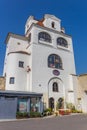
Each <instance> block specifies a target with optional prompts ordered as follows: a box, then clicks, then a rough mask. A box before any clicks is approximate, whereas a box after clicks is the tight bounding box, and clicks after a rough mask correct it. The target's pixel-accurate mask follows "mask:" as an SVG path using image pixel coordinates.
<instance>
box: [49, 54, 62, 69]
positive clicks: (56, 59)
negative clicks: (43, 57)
mask: <svg viewBox="0 0 87 130" xmlns="http://www.w3.org/2000/svg"><path fill="white" fill-rule="evenodd" d="M48 67H49V68H56V69H63V64H62V60H61V57H60V56H59V55H57V54H50V55H49V56H48Z"/></svg>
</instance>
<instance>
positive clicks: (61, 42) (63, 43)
mask: <svg viewBox="0 0 87 130" xmlns="http://www.w3.org/2000/svg"><path fill="white" fill-rule="evenodd" d="M57 45H59V46H62V47H66V48H68V43H67V41H66V40H65V39H64V38H62V37H59V38H57Z"/></svg>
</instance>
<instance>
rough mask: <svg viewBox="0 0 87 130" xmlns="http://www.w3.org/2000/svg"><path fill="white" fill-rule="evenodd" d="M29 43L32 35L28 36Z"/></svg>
mask: <svg viewBox="0 0 87 130" xmlns="http://www.w3.org/2000/svg"><path fill="white" fill-rule="evenodd" d="M28 41H29V42H31V33H30V34H29V36H28Z"/></svg>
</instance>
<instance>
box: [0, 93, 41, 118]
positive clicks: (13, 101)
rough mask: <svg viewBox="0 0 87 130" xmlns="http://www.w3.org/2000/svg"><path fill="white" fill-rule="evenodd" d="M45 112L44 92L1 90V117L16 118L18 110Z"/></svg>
mask: <svg viewBox="0 0 87 130" xmlns="http://www.w3.org/2000/svg"><path fill="white" fill-rule="evenodd" d="M31 111H32V112H40V113H42V112H43V102H42V94H40V93H28V92H14V91H0V119H9V118H10V119H12V118H13V119H14V118H16V113H17V112H22V113H23V112H31Z"/></svg>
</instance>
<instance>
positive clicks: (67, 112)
mask: <svg viewBox="0 0 87 130" xmlns="http://www.w3.org/2000/svg"><path fill="white" fill-rule="evenodd" d="M59 114H60V115H69V114H71V110H70V109H59Z"/></svg>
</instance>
